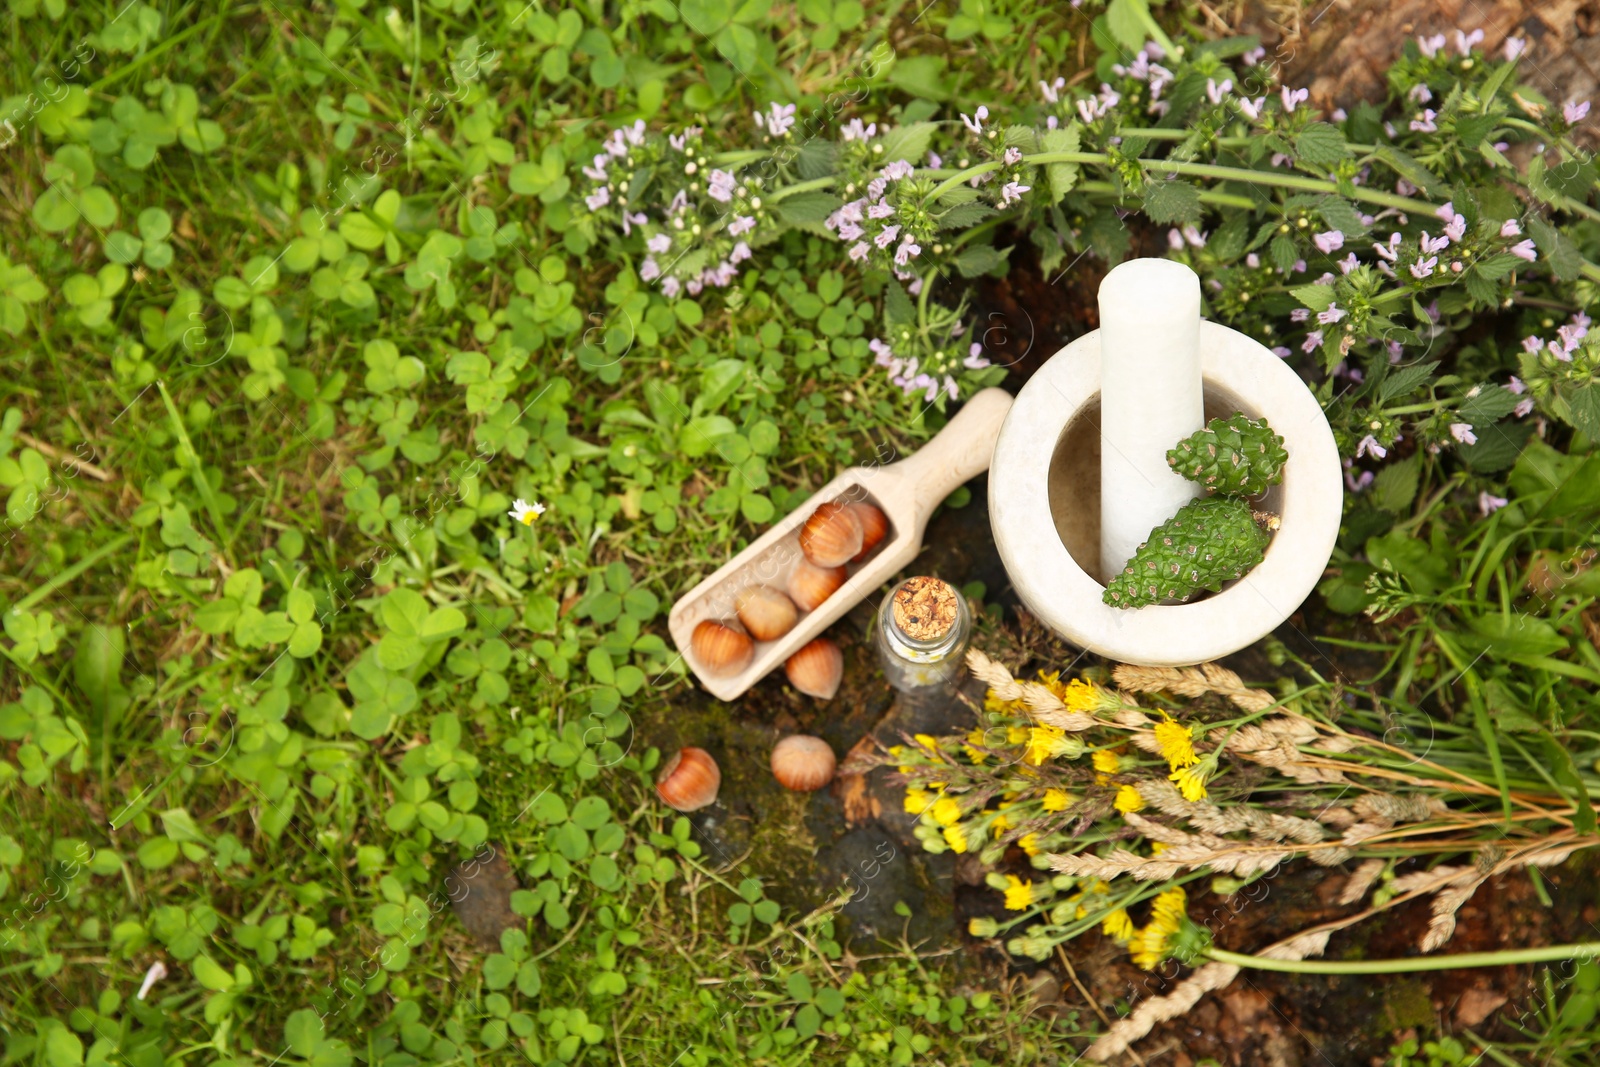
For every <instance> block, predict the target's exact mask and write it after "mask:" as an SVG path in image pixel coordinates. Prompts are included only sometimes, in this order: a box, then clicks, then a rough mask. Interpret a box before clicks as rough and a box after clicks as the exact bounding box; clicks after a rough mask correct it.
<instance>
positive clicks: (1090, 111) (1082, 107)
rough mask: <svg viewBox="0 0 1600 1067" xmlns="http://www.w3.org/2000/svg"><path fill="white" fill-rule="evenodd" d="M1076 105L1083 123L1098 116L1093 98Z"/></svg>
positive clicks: (1080, 101)
mask: <svg viewBox="0 0 1600 1067" xmlns="http://www.w3.org/2000/svg"><path fill="white" fill-rule="evenodd" d="M1077 107H1078V117H1079V118H1080V119H1082V120H1083V121H1084V124H1085V125H1087V124H1089V123H1091V122H1093V121H1094V120H1095V119H1096V118H1097V117H1098V116H1096V115H1095V113H1094V101H1093V100H1079V101H1078V104H1077ZM965 117H966V116H965V115H963V116H962V118H965Z"/></svg>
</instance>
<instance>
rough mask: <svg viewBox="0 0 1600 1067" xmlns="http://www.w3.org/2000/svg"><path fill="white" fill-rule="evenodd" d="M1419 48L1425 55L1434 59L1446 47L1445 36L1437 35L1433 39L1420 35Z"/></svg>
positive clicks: (1418, 39)
mask: <svg viewBox="0 0 1600 1067" xmlns="http://www.w3.org/2000/svg"><path fill="white" fill-rule="evenodd" d="M1417 47H1418V48H1419V49H1421V50H1422V54H1423V55H1425V56H1427V57H1428V58H1429V59H1432V58H1433V57H1434V56H1436V55H1438V54H1439V49H1441V48H1443V47H1444V34H1442V33H1436V34H1434V35H1433V36H1432V37H1423V36H1420V35H1419V36H1418V37H1417Z"/></svg>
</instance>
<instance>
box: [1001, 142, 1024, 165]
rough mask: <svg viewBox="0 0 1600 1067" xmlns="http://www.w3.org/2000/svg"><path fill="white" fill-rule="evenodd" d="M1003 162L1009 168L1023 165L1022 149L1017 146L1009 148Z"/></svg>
mask: <svg viewBox="0 0 1600 1067" xmlns="http://www.w3.org/2000/svg"><path fill="white" fill-rule="evenodd" d="M1003 162H1004V163H1005V165H1006V166H1008V167H1014V166H1016V165H1017V164H1018V163H1021V162H1022V149H1020V148H1018V147H1016V146H1015V145H1012V146H1011V147H1010V148H1007V149H1006V153H1005V156H1004V157H1003Z"/></svg>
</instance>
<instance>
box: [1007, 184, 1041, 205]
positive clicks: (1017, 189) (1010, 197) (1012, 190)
mask: <svg viewBox="0 0 1600 1067" xmlns="http://www.w3.org/2000/svg"><path fill="white" fill-rule="evenodd" d="M1032 188H1033V186H1031V185H1019V184H1017V183H1016V182H1006V183H1005V185H1003V186H1001V187H1000V206H1001V207H1005V206H1006V205H1007V204H1010V203H1011V202H1012V201H1015V200H1021V199H1022V194H1023V193H1025V192H1027V191H1028V190H1029V189H1032Z"/></svg>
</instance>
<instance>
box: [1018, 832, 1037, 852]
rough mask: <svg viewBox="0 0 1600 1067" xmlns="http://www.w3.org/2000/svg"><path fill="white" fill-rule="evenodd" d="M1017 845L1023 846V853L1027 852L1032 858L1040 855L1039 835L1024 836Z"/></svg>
mask: <svg viewBox="0 0 1600 1067" xmlns="http://www.w3.org/2000/svg"><path fill="white" fill-rule="evenodd" d="M1017 844H1018V845H1019V846H1021V848H1022V851H1024V852H1026V853H1027V854H1028V855H1030V856H1037V855H1038V854H1039V835H1038V834H1023V835H1022V837H1020V838H1019V839H1018V840H1017Z"/></svg>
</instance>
